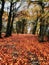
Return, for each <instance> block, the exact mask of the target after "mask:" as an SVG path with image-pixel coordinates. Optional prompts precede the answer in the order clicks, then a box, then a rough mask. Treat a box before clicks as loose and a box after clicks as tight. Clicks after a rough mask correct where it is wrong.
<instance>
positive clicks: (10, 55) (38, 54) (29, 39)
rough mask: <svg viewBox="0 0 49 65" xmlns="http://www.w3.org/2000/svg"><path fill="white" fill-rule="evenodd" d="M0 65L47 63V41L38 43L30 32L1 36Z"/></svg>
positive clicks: (40, 64)
mask: <svg viewBox="0 0 49 65" xmlns="http://www.w3.org/2000/svg"><path fill="white" fill-rule="evenodd" d="M34 62H35V63H36V64H35V63H34ZM37 63H38V64H37ZM0 65H49V42H43V43H39V42H38V38H37V36H35V35H32V34H27V35H26V34H13V35H12V36H11V37H8V38H4V37H3V39H0Z"/></svg>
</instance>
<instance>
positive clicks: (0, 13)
mask: <svg viewBox="0 0 49 65" xmlns="http://www.w3.org/2000/svg"><path fill="white" fill-rule="evenodd" d="M4 3H5V1H4V0H2V7H1V10H0V38H1V30H2V16H3V12H4Z"/></svg>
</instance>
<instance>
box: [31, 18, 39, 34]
mask: <svg viewBox="0 0 49 65" xmlns="http://www.w3.org/2000/svg"><path fill="white" fill-rule="evenodd" d="M35 22H36V24H35V27H34V29H33V32H32V34H35V33H36V28H37V23H38V18H37V20H36V21H35Z"/></svg>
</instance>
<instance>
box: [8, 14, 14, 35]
mask: <svg viewBox="0 0 49 65" xmlns="http://www.w3.org/2000/svg"><path fill="white" fill-rule="evenodd" d="M14 17H15V15H14V13H13V17H12V21H11V26H10V33H9V35H10V36H11V34H12V30H13V21H14Z"/></svg>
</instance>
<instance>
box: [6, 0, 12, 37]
mask: <svg viewBox="0 0 49 65" xmlns="http://www.w3.org/2000/svg"><path fill="white" fill-rule="evenodd" d="M12 1H13V0H11V5H10V12H9V16H8V23H7V30H6V35H5V37H9V36H10V32H9V31H10V24H11V16H12V15H11V12H12Z"/></svg>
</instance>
